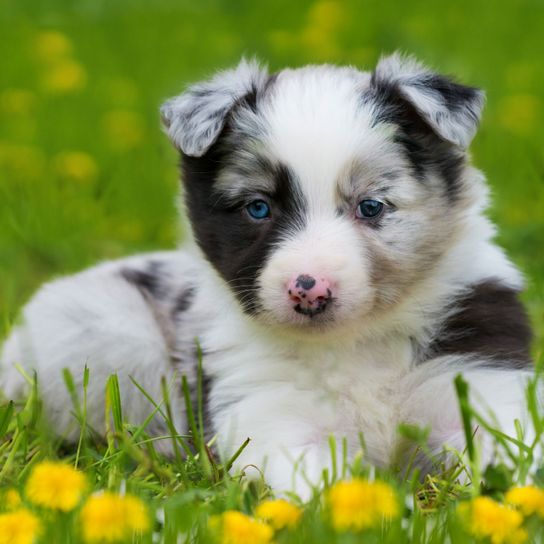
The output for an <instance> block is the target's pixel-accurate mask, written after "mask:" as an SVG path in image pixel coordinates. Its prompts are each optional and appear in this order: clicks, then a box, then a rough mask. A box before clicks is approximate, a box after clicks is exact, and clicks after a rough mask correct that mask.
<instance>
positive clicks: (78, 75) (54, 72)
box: [42, 59, 87, 94]
mask: <svg viewBox="0 0 544 544" xmlns="http://www.w3.org/2000/svg"><path fill="white" fill-rule="evenodd" d="M86 84H87V72H86V71H85V68H83V66H81V64H79V63H78V62H76V61H75V60H69V59H66V60H62V61H59V62H57V63H54V64H52V65H51V66H50V67H49V68H48V69H47V70H46V71H45V72H44V74H43V76H42V87H43V89H44V90H45V91H47V92H50V93H52V94H63V93H71V92H74V91H79V90H81V89H83V88H84V87H85V85H86Z"/></svg>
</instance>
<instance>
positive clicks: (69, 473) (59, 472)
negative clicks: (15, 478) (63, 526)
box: [25, 461, 87, 512]
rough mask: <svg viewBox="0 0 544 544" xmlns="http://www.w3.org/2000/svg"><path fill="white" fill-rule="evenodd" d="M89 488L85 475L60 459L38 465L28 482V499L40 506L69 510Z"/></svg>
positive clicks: (26, 491) (26, 488)
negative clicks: (59, 460)
mask: <svg viewBox="0 0 544 544" xmlns="http://www.w3.org/2000/svg"><path fill="white" fill-rule="evenodd" d="M86 488H87V480H86V478H85V475H84V474H83V473H82V472H80V471H79V470H77V469H75V468H73V467H71V466H70V465H67V464H66V463H61V462H58V461H44V462H42V463H40V464H38V465H36V466H35V467H34V468H33V469H32V472H31V474H30V476H29V478H28V480H27V482H26V487H25V494H26V496H27V497H28V500H29V501H31V502H32V503H34V504H36V505H38V506H44V507H46V508H51V509H54V510H62V511H63V512H69V511H70V510H73V509H74V508H75V507H76V506H77V505H78V504H79V502H80V501H81V497H82V495H83V493H84V492H85V490H86Z"/></svg>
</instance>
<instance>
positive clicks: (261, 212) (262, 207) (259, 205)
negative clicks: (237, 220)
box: [246, 200, 270, 219]
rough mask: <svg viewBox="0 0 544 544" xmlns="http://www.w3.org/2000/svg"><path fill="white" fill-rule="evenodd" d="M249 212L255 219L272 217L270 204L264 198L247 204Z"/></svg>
mask: <svg viewBox="0 0 544 544" xmlns="http://www.w3.org/2000/svg"><path fill="white" fill-rule="evenodd" d="M246 210H247V213H248V214H249V215H250V216H251V217H253V219H266V218H268V217H270V206H269V205H268V204H267V203H266V202H265V201H264V200H254V201H253V202H250V203H249V204H248V205H247V206H246Z"/></svg>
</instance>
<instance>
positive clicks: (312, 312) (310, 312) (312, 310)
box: [293, 299, 332, 319]
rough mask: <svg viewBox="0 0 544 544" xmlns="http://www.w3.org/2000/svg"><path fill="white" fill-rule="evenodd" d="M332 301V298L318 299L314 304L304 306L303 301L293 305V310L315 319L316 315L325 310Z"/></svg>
mask: <svg viewBox="0 0 544 544" xmlns="http://www.w3.org/2000/svg"><path fill="white" fill-rule="evenodd" d="M331 303H332V300H331V299H322V300H317V301H316V303H315V305H313V306H303V305H302V304H301V303H299V304H297V305H295V306H294V307H293V310H294V311H295V312H296V313H297V314H301V315H304V316H308V317H309V318H310V319H313V318H314V317H315V316H317V315H319V314H322V313H323V312H325V311H326V310H327V307H328V306H330V305H331Z"/></svg>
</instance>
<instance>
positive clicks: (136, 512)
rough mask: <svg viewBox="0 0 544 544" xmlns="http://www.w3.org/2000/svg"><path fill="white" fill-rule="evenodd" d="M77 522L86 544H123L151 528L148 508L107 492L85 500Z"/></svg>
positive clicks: (137, 502)
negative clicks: (119, 542) (94, 543)
mask: <svg viewBox="0 0 544 544" xmlns="http://www.w3.org/2000/svg"><path fill="white" fill-rule="evenodd" d="M80 520H81V527H82V531H83V537H84V540H85V541H86V542H117V541H119V540H126V539H127V538H130V537H132V536H133V535H134V534H135V533H144V532H146V531H147V530H149V527H150V522H149V513H148V511H147V507H146V506H145V504H144V503H143V502H142V501H141V500H140V499H139V498H138V497H134V496H132V495H117V494H115V493H110V492H108V491H106V492H104V493H100V494H96V495H93V496H91V497H90V498H89V499H88V500H87V502H86V503H85V504H84V506H83V508H82V510H81V514H80Z"/></svg>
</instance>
